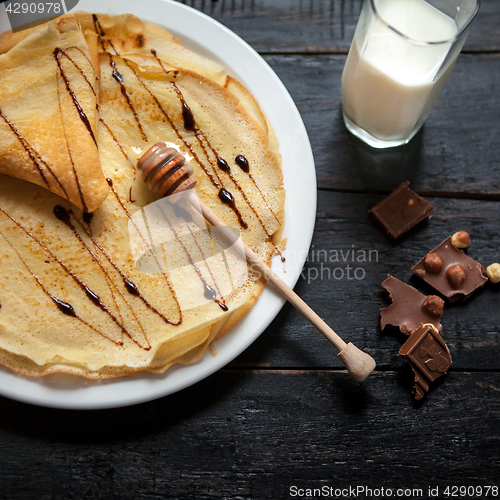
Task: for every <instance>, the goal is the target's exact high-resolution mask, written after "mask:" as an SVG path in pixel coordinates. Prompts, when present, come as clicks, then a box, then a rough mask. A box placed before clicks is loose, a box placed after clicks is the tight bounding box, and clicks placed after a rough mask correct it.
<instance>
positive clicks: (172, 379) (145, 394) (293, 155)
mask: <svg viewBox="0 0 500 500" xmlns="http://www.w3.org/2000/svg"><path fill="white" fill-rule="evenodd" d="M76 9H77V10H83V11H87V12H95V13H107V14H122V13H132V14H135V15H136V16H138V17H140V18H142V19H144V20H148V21H152V22H155V23H157V24H159V25H161V26H163V27H165V28H166V29H167V30H169V31H170V32H172V33H174V34H175V35H176V36H178V37H179V39H180V40H181V42H182V43H183V44H184V45H185V46H186V47H187V48H189V49H192V50H195V51H196V52H198V53H200V54H202V55H204V56H206V57H209V58H211V59H213V60H216V61H217V62H220V63H221V64H223V65H224V66H225V67H226V69H227V71H228V72H229V73H230V74H231V75H232V76H234V77H235V78H237V79H238V80H240V81H241V82H242V83H243V84H244V85H245V86H246V87H247V88H248V89H249V90H250V92H251V93H252V94H253V95H254V96H255V97H256V99H257V101H258V102H259V104H260V106H261V108H262V109H263V111H264V113H265V114H266V115H267V117H268V118H269V120H270V122H271V124H272V126H273V127H274V130H275V132H276V134H277V136H278V139H279V142H280V150H281V153H282V159H283V175H284V183H285V189H286V205H285V227H284V231H283V236H284V237H286V238H287V249H286V251H285V253H284V255H285V257H286V263H285V265H283V264H282V263H281V261H280V259H279V258H278V259H275V261H274V262H273V266H272V268H273V270H274V271H275V272H276V273H278V274H279V275H280V276H281V277H282V279H283V280H284V281H285V282H286V283H287V284H288V285H289V286H291V287H293V286H294V285H295V283H296V282H297V280H298V278H299V276H300V273H301V271H302V267H303V265H304V261H305V259H306V257H307V253H308V250H309V245H310V243H311V238H312V233H313V230H314V221H315V216H316V172H315V168H314V160H313V155H312V151H311V146H310V143H309V139H308V137H307V133H306V130H305V127H304V124H303V122H302V119H301V117H300V115H299V112H298V111H297V108H296V106H295V104H294V102H293V101H292V98H291V97H290V95H289V94H288V92H287V90H286V89H285V87H284V85H283V84H282V83H281V81H280V80H279V78H278V77H277V76H276V74H275V73H274V71H273V70H272V69H271V68H270V67H269V66H268V64H267V63H266V62H265V61H264V60H263V59H262V58H261V57H260V56H259V55H258V54H257V52H255V51H254V50H253V49H252V48H251V47H250V46H249V45H248V44H247V43H246V42H244V41H243V40H242V39H241V38H239V37H238V36H237V35H235V34H234V33H233V32H232V31H230V30H229V29H227V28H226V27H225V26H223V25H222V24H220V23H218V22H217V21H214V20H213V19H212V18H210V17H208V16H206V15H205V14H202V13H200V12H199V11H197V10H194V9H192V8H190V7H186V6H185V5H182V4H180V3H177V2H174V1H170V0H143V1H141V2H139V1H137V0H80V2H79V3H78V5H77V7H76ZM284 268H285V269H286V273H284V272H283V271H284ZM283 304H284V299H283V298H281V297H280V296H279V295H277V294H276V293H275V292H274V291H273V290H272V289H271V288H270V287H268V286H266V287H265V289H264V291H263V293H262V294H261V296H260V297H259V299H258V300H257V302H256V303H255V305H254V306H253V308H252V310H251V311H250V312H249V313H248V315H247V316H246V317H245V318H244V319H243V320H242V321H241V322H240V323H238V325H237V326H236V327H235V328H233V329H232V330H231V331H230V332H229V333H228V334H227V335H225V336H224V337H223V338H222V339H220V340H218V341H217V343H216V344H217V352H218V353H217V355H216V356H212V355H211V354H210V353H209V352H208V351H207V352H206V353H205V355H204V357H203V358H202V359H201V360H200V361H199V362H197V363H194V364H192V365H188V366H173V367H172V368H170V369H169V370H167V371H166V373H164V374H162V375H154V374H151V373H140V374H138V375H135V376H134V377H132V378H119V379H111V380H104V381H91V380H86V379H80V378H77V377H72V376H64V375H49V376H46V377H42V378H28V377H23V376H20V375H16V374H14V373H12V372H11V371H9V370H7V369H4V368H0V394H1V395H3V396H6V397H8V398H12V399H16V400H18V401H23V402H26V403H32V404H37V405H41V406H49V407H54V408H67V409H101V408H116V407H120V406H127V405H132V404H137V403H142V402H145V401H150V400H153V399H156V398H160V397H162V396H166V395H168V394H172V393H174V392H176V391H179V390H181V389H184V388H186V387H188V386H190V385H192V384H194V383H196V382H198V381H200V380H202V379H204V378H206V377H208V376H209V375H211V374H212V373H214V372H216V371H217V370H219V369H220V368H222V367H223V366H225V365H226V364H227V363H229V362H230V361H232V360H233V359H234V358H235V357H236V356H238V355H239V354H241V353H242V352H243V351H244V350H245V349H246V348H247V347H248V346H249V345H250V344H251V343H252V342H253V341H254V340H255V339H256V338H257V337H258V336H259V335H260V334H261V333H262V332H263V331H264V330H265V329H266V328H267V326H268V325H269V324H270V323H271V321H272V320H273V319H274V318H275V317H276V315H277V314H278V312H279V310H280V309H281V307H282V306H283Z"/></svg>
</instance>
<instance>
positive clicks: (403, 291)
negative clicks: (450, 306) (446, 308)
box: [380, 275, 444, 335]
mask: <svg viewBox="0 0 500 500" xmlns="http://www.w3.org/2000/svg"><path fill="white" fill-rule="evenodd" d="M382 289H383V290H385V291H386V292H388V293H389V295H390V297H391V300H392V304H391V305H390V306H389V307H386V308H385V309H382V310H381V311H380V327H381V328H382V330H383V329H384V328H385V327H386V326H388V325H390V326H394V327H396V328H399V329H400V330H401V332H403V333H405V334H406V335H410V333H411V332H412V331H414V330H416V329H417V328H418V327H419V326H420V325H422V324H423V323H432V324H433V325H434V326H435V327H436V328H437V329H438V330H439V331H440V330H441V323H440V322H439V321H440V319H441V316H442V315H443V305H444V301H443V299H441V298H440V297H437V296H436V295H430V296H429V297H427V296H426V295H424V294H422V293H420V292H419V291H418V290H415V288H413V287H412V286H410V285H407V284H406V283H403V282H402V281H399V280H398V279H396V278H394V277H393V276H391V275H389V276H388V277H387V279H386V280H385V281H384V282H383V283H382Z"/></svg>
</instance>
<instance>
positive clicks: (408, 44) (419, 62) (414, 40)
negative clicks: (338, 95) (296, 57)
mask: <svg viewBox="0 0 500 500" xmlns="http://www.w3.org/2000/svg"><path fill="white" fill-rule="evenodd" d="M478 10H479V0H365V3H364V5H363V9H362V11H361V16H360V18H359V22H358V26H357V28H356V33H355V34H354V39H353V42H352V45H351V48H350V50H349V55H348V56H347V60H346V64H345V67H344V72H343V74H342V108H343V115H344V122H345V125H346V127H347V129H348V130H349V131H350V132H351V133H353V134H354V135H355V136H357V137H359V138H360V139H362V140H363V141H364V142H366V143H367V144H369V145H370V146H372V147H375V148H388V147H394V146H400V145H402V144H406V143H408V142H409V141H410V139H411V138H412V137H413V136H414V135H415V134H416V133H417V132H418V131H419V129H420V128H421V127H422V125H423V124H424V122H425V119H426V118H427V116H428V115H429V113H430V111H431V108H432V106H433V104H434V103H435V102H436V100H437V98H438V97H439V94H440V93H441V91H442V90H443V87H444V86H445V84H446V81H447V80H448V77H449V76H450V73H451V71H452V69H453V66H454V64H455V61H456V59H457V57H458V54H459V53H460V50H461V49H462V46H463V44H464V42H465V39H466V38H467V34H468V30H469V26H470V23H471V21H472V20H473V19H474V17H475V15H476V13H477V11H478Z"/></svg>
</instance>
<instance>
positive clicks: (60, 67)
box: [54, 47, 97, 147]
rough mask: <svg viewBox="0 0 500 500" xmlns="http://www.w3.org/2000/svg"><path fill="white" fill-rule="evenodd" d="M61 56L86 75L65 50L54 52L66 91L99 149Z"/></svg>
mask: <svg viewBox="0 0 500 500" xmlns="http://www.w3.org/2000/svg"><path fill="white" fill-rule="evenodd" d="M61 55H63V56H64V57H67V58H68V59H69V60H70V61H71V62H72V63H73V64H74V65H75V66H76V67H77V68H78V69H79V71H80V73H81V74H82V75H83V76H84V77H85V75H84V73H83V71H82V70H81V68H79V67H78V66H77V65H76V64H75V62H74V61H73V60H72V59H71V58H70V57H69V56H68V55H67V54H66V52H65V51H64V50H62V49H60V48H59V47H57V48H56V49H55V50H54V59H55V60H56V63H57V67H58V68H59V74H60V75H61V78H62V79H63V80H64V84H65V86H66V90H67V92H68V94H69V95H70V96H71V99H72V100H73V104H74V105H75V108H76V110H77V111H78V115H79V116H80V120H82V122H83V124H84V125H85V127H86V129H87V130H88V132H89V134H90V136H91V137H92V140H93V141H94V144H95V145H96V147H97V140H96V138H95V135H94V131H93V130H92V127H91V126H90V122H89V119H88V117H87V115H86V114H85V111H83V108H82V107H81V106H80V103H79V102H78V99H77V98H76V95H75V93H74V92H73V90H72V89H71V85H70V84H69V80H68V77H67V76H66V73H65V71H64V69H63V67H62V64H61ZM85 80H86V81H87V83H88V84H89V85H90V82H89V81H88V79H87V78H86V77H85ZM90 87H91V88H92V90H93V87H92V85H90ZM94 95H95V92H94Z"/></svg>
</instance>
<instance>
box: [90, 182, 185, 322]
mask: <svg viewBox="0 0 500 500" xmlns="http://www.w3.org/2000/svg"><path fill="white" fill-rule="evenodd" d="M106 181H107V182H108V184H109V187H110V188H111V192H112V193H113V195H114V196H115V198H116V201H117V202H118V204H119V205H120V207H121V208H122V209H123V211H124V213H125V215H126V216H127V218H128V220H129V221H130V222H131V223H132V224H133V226H134V227H135V229H136V231H137V233H138V234H139V236H140V237H141V239H142V240H143V242H144V243H145V244H146V246H147V247H148V249H151V247H150V245H149V242H148V240H147V239H146V238H145V237H144V235H143V234H142V233H141V231H140V230H139V228H138V227H137V225H136V224H135V221H134V219H133V218H132V215H131V214H130V212H129V211H128V210H127V207H126V206H125V205H124V203H123V201H122V200H121V198H120V196H119V195H118V193H117V192H116V189H115V188H114V187H113V181H112V179H106ZM92 241H93V242H94V244H96V245H97V246H98V248H99V250H101V252H102V253H103V255H105V257H106V258H107V259H108V261H109V263H110V264H111V265H112V266H113V267H114V268H115V269H116V270H117V271H118V272H119V273H120V275H121V276H122V278H123V281H124V284H125V287H126V288H127V291H128V292H129V293H130V294H131V295H134V296H137V297H138V298H140V299H141V300H142V301H143V303H144V304H145V305H146V306H147V307H148V308H149V309H151V310H152V311H153V312H155V313H156V314H158V315H159V316H160V317H161V318H162V319H163V320H164V321H165V322H166V323H169V324H171V325H174V326H176V325H180V324H181V323H182V311H181V308H180V305H179V301H178V300H177V296H176V295H175V292H174V290H173V288H172V285H171V283H170V280H169V279H168V276H167V275H166V274H165V273H163V277H164V278H165V281H166V283H167V286H168V288H169V290H170V292H171V294H172V296H173V298H174V300H175V302H176V305H177V310H178V311H179V321H178V322H177V323H174V322H172V321H170V320H169V319H168V318H166V317H165V316H164V315H163V314H162V313H160V312H159V311H158V310H157V309H155V308H154V307H153V306H152V305H151V304H150V303H149V302H148V301H147V300H146V299H145V298H144V297H143V295H142V294H141V293H140V291H139V289H138V288H137V286H136V285H135V284H134V283H132V282H131V281H130V280H129V279H128V278H126V277H125V276H124V274H123V273H122V271H121V270H120V269H119V268H118V267H117V266H116V264H114V262H113V261H112V260H111V259H110V257H109V256H108V255H107V254H106V252H105V250H104V249H103V248H102V246H100V245H99V244H98V243H97V242H96V241H95V240H94V239H93V238H92ZM152 254H153V256H154V253H153V252H152ZM154 257H155V256H154ZM155 260H156V257H155ZM156 264H157V266H158V269H160V264H159V262H158V261H156Z"/></svg>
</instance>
